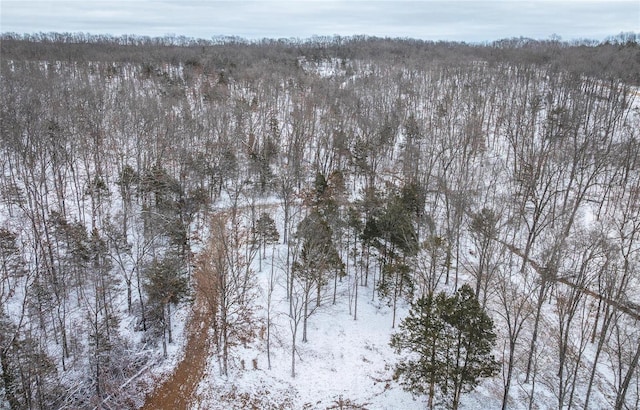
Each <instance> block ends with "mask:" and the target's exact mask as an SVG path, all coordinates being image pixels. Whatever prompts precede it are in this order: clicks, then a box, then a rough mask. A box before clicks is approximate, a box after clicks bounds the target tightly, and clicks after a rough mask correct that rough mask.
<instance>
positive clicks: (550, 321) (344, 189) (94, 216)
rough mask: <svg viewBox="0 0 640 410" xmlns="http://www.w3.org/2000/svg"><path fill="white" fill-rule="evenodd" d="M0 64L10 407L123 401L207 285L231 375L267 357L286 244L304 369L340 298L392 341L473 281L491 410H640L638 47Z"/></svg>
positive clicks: (143, 44)
mask: <svg viewBox="0 0 640 410" xmlns="http://www.w3.org/2000/svg"><path fill="white" fill-rule="evenodd" d="M0 47H1V48H0V53H1V54H0V55H1V61H0V110H1V111H0V142H1V145H0V155H1V157H2V159H1V160H0V166H1V167H2V168H1V172H2V178H0V199H1V203H0V269H1V271H0V362H1V376H2V377H1V379H0V391H1V392H2V395H1V396H0V407H3V408H4V407H8V408H10V409H23V408H30V409H48V408H94V407H96V408H101V407H100V406H101V403H108V404H109V406H110V408H131V407H136V406H137V405H139V404H140V400H141V397H144V393H145V392H144V391H141V389H142V387H139V388H136V386H137V383H138V382H137V379H136V376H137V375H138V374H139V373H140V372H141V370H143V369H145V368H147V367H149V366H153V365H155V364H157V363H159V362H161V361H162V356H163V352H166V346H167V344H171V343H174V339H175V337H176V335H175V334H172V330H173V326H172V323H171V318H172V312H173V311H175V309H176V308H177V307H179V306H183V305H185V304H190V303H193V299H194V295H195V294H196V292H198V291H200V292H202V294H204V295H207V298H206V301H205V302H206V306H207V307H208V309H209V313H210V315H211V317H212V319H211V326H212V328H213V334H214V335H215V340H214V345H215V352H216V357H217V358H218V361H219V368H220V373H221V374H226V373H227V371H228V367H229V366H230V363H229V358H230V357H232V356H233V354H234V353H233V348H234V346H236V345H238V344H240V343H246V341H247V340H264V341H265V343H266V346H267V347H266V348H267V349H269V348H270V344H269V343H270V339H269V331H270V330H271V327H270V326H269V320H270V312H271V306H270V305H268V306H266V307H263V306H258V305H257V304H256V302H255V300H256V296H255V295H256V293H257V292H258V291H259V290H258V289H256V287H255V280H253V275H254V274H255V272H254V270H255V269H254V268H252V266H255V263H254V262H256V261H262V259H263V254H264V253H265V252H266V247H267V246H271V245H270V244H273V243H276V242H278V243H281V244H286V249H287V252H286V266H284V272H285V274H286V280H285V281H284V282H285V286H286V292H287V297H288V300H289V312H288V314H289V315H290V317H291V323H292V327H291V335H289V336H288V337H290V338H292V339H291V340H292V346H293V347H292V352H291V362H292V363H291V373H292V376H294V377H295V375H296V372H297V371H300V369H299V368H298V369H296V353H295V346H296V343H297V342H304V341H305V340H306V339H307V337H308V335H307V322H308V321H313V320H314V316H313V315H314V312H316V311H317V310H318V309H321V308H322V306H323V305H324V304H331V303H335V302H336V298H341V297H345V296H344V294H343V293H339V292H336V288H337V286H338V283H339V282H341V283H342V282H343V281H348V283H352V284H353V287H352V290H353V292H350V293H349V295H348V298H349V304H350V305H349V306H350V307H351V306H352V305H353V311H352V314H353V316H354V319H357V315H358V303H362V302H358V297H359V296H358V295H359V293H358V292H359V289H362V288H363V287H366V288H368V289H369V288H373V289H375V290H376V293H375V295H376V296H375V297H376V298H380V300H386V301H387V302H388V303H387V305H388V309H391V310H393V312H394V315H393V323H390V324H389V326H390V327H392V326H393V327H396V328H397V327H398V325H399V324H400V322H401V320H402V318H401V317H397V318H396V315H395V312H396V309H397V307H398V306H399V305H405V306H406V305H407V304H409V303H411V302H415V301H417V300H419V299H420V298H422V297H423V296H425V295H435V294H436V293H437V292H445V293H447V294H454V292H456V291H457V290H459V289H462V288H463V285H465V284H468V285H469V286H465V287H464V289H467V290H468V289H472V290H473V294H474V296H475V298H476V299H477V301H478V302H479V305H480V306H481V307H482V308H483V309H485V310H486V312H487V313H488V315H489V316H490V318H491V320H492V321H493V323H494V324H495V333H496V339H497V341H496V343H495V346H494V347H493V354H494V355H495V358H496V359H497V360H498V362H499V372H496V374H495V375H494V376H493V379H494V380H497V382H496V386H498V387H499V389H495V390H496V391H495V392H494V393H495V395H496V396H498V397H499V400H500V402H502V403H503V408H509V407H511V406H512V404H513V403H514V402H522V401H523V400H526V401H527V403H526V404H525V405H524V407H526V408H537V406H538V405H539V406H541V407H545V406H548V405H549V403H552V405H553V406H557V407H558V408H616V409H634V408H639V407H640V366H639V363H638V362H639V358H640V324H639V322H638V320H639V319H640V297H638V290H639V289H640V139H639V137H640V135H639V134H640V110H639V108H638V107H639V106H640V105H639V104H638V102H637V100H638V99H639V98H640V94H639V91H638V86H640V44H639V43H638V38H637V36H635V35H633V34H625V35H620V36H617V37H613V38H611V39H609V40H608V41H606V42H602V43H597V42H590V41H581V42H574V43H566V42H562V41H560V40H555V39H554V40H547V41H534V40H530V39H522V38H520V39H508V40H502V41H498V42H495V43H491V44H484V45H469V44H461V43H444V42H438V43H433V42H424V41H417V40H409V39H381V38H370V37H349V38H340V37H331V38H324V37H323V38H313V39H310V40H305V41H301V40H295V39H288V40H263V41H251V42H250V41H245V40H242V39H238V38H218V39H214V40H206V41H205V40H193V39H186V38H182V37H177V38H176V37H171V38H161V39H155V38H154V39H151V38H144V37H135V36H126V37H110V36H89V35H82V34H55V33H48V34H38V35H17V34H4V35H3V36H2V39H1V46H0ZM260 263H262V262H260ZM197 276H200V278H201V279H200V280H197V281H196V280H195V279H194V277H197ZM269 295H270V293H269ZM269 300H271V299H269ZM256 323H261V326H262V327H263V328H266V329H267V332H266V335H265V332H258V331H257V329H258V327H259V326H257V325H256ZM483 323H484V322H483ZM309 337H312V336H309ZM307 371H312V369H308V370H307ZM123 384H126V385H127V388H124V389H123V388H121V386H123ZM425 388H426V387H425ZM427 390H428V389H427ZM498 390H499V391H498ZM549 393H551V394H552V399H549V397H548V396H549ZM549 400H551V401H549ZM540 403H546V404H540ZM455 405H457V403H455Z"/></svg>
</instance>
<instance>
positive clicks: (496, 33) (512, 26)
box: [0, 0, 640, 42]
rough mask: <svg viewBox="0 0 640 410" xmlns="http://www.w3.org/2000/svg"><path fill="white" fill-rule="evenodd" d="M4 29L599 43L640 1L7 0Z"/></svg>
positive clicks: (635, 20) (2, 8)
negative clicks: (554, 36) (555, 39)
mask: <svg viewBox="0 0 640 410" xmlns="http://www.w3.org/2000/svg"><path fill="white" fill-rule="evenodd" d="M0 31H1V32H17V33H35V32H50V31H55V32H88V33H93V34H113V35H120V34H138V35H146V36H163V35H166V34H176V35H184V36H187V37H196V38H205V39H210V38H211V37H214V36H218V35H225V36H227V35H228V36H240V37H244V38H248V39H259V38H264V37H269V38H283V37H284V38H290V37H298V38H308V37H311V36H312V35H334V34H339V35H344V36H348V35H354V34H366V35H372V36H388V37H412V38H420V39H425V40H454V41H467V42H481V41H491V40H497V39H501V38H508V37H520V36H523V37H531V38H536V39H548V38H549V37H550V36H551V35H552V34H557V35H559V36H560V37H562V38H563V39H565V40H571V39H576V38H589V39H596V40H601V39H603V38H604V37H607V36H609V35H616V34H618V33H620V32H622V31H624V32H628V31H634V32H640V0H620V1H614V0H611V1H610V0H528V1H526V0H488V1H480V0H475V1H472V0H465V1H456V0H449V1H443V0H414V1H389V0H378V1H376V0H374V1H372V0H324V1H319V0H297V1H294V0H284V1H282V0H280V1H277V0H251V1H243V0H236V1H220V0H209V1H205V0H108V1H105V0H0Z"/></svg>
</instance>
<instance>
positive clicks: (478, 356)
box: [391, 285, 499, 409]
mask: <svg viewBox="0 0 640 410" xmlns="http://www.w3.org/2000/svg"><path fill="white" fill-rule="evenodd" d="M495 340H496V334H495V333H494V330H493V321H492V320H491V318H490V317H489V316H488V315H487V313H486V312H485V311H484V310H483V309H482V307H481V306H480V304H479V303H478V300H477V298H476V297H475V293H474V291H473V289H472V288H471V286H469V285H464V286H462V287H461V288H460V289H459V290H458V291H457V292H456V293H455V294H453V295H452V296H447V295H446V294H445V293H444V292H441V293H439V294H438V295H434V294H433V293H432V294H427V295H425V296H423V297H421V298H420V299H418V300H417V301H415V302H414V303H413V304H412V305H411V310H410V311H409V315H408V316H407V317H406V318H405V319H404V320H403V321H402V323H401V324H400V331H399V332H398V333H396V334H394V335H393V336H392V337H391V347H393V348H394V350H395V351H396V353H405V356H404V357H403V359H402V360H401V361H400V362H399V363H398V364H397V366H396V372H395V377H396V378H398V379H399V380H400V383H401V384H402V386H403V387H404V389H405V390H407V391H410V392H412V393H414V394H416V395H422V394H427V395H428V396H429V408H433V406H434V398H435V397H436V387H437V388H438V389H439V391H440V393H441V394H442V398H443V400H445V401H446V402H447V404H448V406H450V407H451V408H452V409H457V408H458V405H459V402H460V395H461V394H462V393H465V392H469V391H471V390H473V389H474V388H475V387H476V386H477V385H478V383H479V382H480V379H481V378H484V377H492V376H494V375H496V374H497V372H498V369H499V364H498V362H497V361H496V360H495V358H494V356H493V355H492V354H491V350H492V348H493V346H494V344H495Z"/></svg>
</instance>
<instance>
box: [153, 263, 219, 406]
mask: <svg viewBox="0 0 640 410" xmlns="http://www.w3.org/2000/svg"><path fill="white" fill-rule="evenodd" d="M195 280H196V281H197V280H198V278H197V275H196V276H195ZM195 289H196V291H195V292H196V299H195V303H194V304H193V312H192V316H191V318H190V319H189V323H188V325H187V345H186V347H185V352H184V357H183V359H182V361H181V362H180V363H179V364H178V366H177V367H176V369H175V371H174V372H173V374H172V375H171V377H169V378H168V379H167V380H165V381H164V382H163V383H162V384H161V385H159V386H158V387H157V388H155V389H154V391H153V392H151V393H150V394H149V395H147V398H146V401H145V404H144V406H143V407H142V409H143V410H160V409H167V410H182V409H184V410H186V409H188V408H189V407H190V405H191V404H192V402H193V399H194V398H195V391H196V388H197V387H198V384H199V383H200V381H201V380H202V378H203V376H204V371H205V367H206V365H207V358H208V357H209V338H208V337H207V335H208V330H209V329H210V328H211V317H210V316H209V315H207V314H206V311H207V310H206V308H205V301H204V298H203V297H202V296H199V295H198V293H199V292H198V289H199V286H197V284H196V286H195Z"/></svg>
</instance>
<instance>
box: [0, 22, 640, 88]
mask: <svg viewBox="0 0 640 410" xmlns="http://www.w3.org/2000/svg"><path fill="white" fill-rule="evenodd" d="M0 52H1V53H2V55H3V58H8V59H16V60H24V59H28V60H47V61H102V62H134V63H162V62H171V63H173V64H181V63H182V64H192V65H193V64H197V65H200V66H202V67H204V69H205V71H206V70H209V69H212V68H213V67H215V68H217V69H225V70H228V71H234V72H244V70H246V69H248V68H249V67H252V66H254V64H256V62H258V61H261V60H264V59H267V60H270V61H277V62H279V63H280V64H295V62H296V59H297V57H298V56H301V55H304V56H306V57H307V58H309V59H312V60H324V59H329V58H341V59H372V58H374V59H378V58H379V59H384V60H387V61H397V62H399V63H402V64H405V65H408V66H419V65H420V64H424V63H425V62H434V61H440V62H443V63H447V62H450V63H459V62H470V61H477V60H482V61H485V62H487V63H488V64H498V63H505V64H526V65H532V64H533V65H537V66H549V67H556V68H558V69H562V70H567V71H571V72H573V73H576V74H582V75H588V76H590V77H595V78H601V79H605V80H606V79H611V78H613V79H619V80H621V81H624V82H626V83H628V84H633V85H640V74H638V73H639V72H640V62H639V61H640V45H639V41H638V35H637V34H636V33H632V32H631V33H620V34H619V35H617V36H611V37H609V38H607V39H606V40H604V41H602V42H597V41H593V40H588V39H584V40H574V41H570V42H568V41H561V40H560V39H556V38H554V39H550V40H534V39H530V38H511V39H502V40H497V41H494V42H491V43H485V44H469V43H461V42H446V41H435V42H434V41H425V40H417V39H401V38H395V39H392V38H379V37H370V36H351V37H341V36H315V37H311V38H309V39H298V38H282V39H261V40H246V39H243V38H240V37H223V36H220V37H214V38H212V39H211V40H207V39H194V38H189V37H185V36H166V37H146V36H136V35H122V36H111V35H94V34H87V33H35V34H18V33H3V34H2V36H1V37H0Z"/></svg>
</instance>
